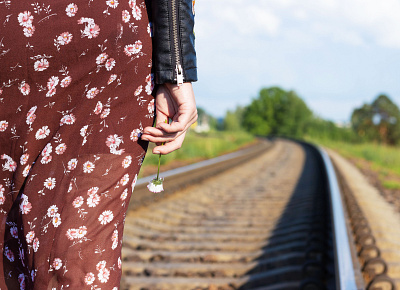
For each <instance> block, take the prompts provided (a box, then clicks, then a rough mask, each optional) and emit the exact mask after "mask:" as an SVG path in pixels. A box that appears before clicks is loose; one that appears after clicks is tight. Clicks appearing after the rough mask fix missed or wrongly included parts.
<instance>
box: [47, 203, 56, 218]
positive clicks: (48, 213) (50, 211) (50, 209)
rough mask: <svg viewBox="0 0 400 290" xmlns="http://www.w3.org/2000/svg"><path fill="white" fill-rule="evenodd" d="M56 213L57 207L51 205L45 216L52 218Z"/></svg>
mask: <svg viewBox="0 0 400 290" xmlns="http://www.w3.org/2000/svg"><path fill="white" fill-rule="evenodd" d="M57 212H58V207H57V206H56V205H52V206H50V207H49V208H48V209H47V216H48V217H52V216H54V215H55V214H56V213H57Z"/></svg>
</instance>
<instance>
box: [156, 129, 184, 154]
mask: <svg viewBox="0 0 400 290" xmlns="http://www.w3.org/2000/svg"><path fill="white" fill-rule="evenodd" d="M185 135H186V132H185V133H183V134H181V135H180V136H179V137H177V138H176V139H175V140H173V141H171V142H168V143H166V144H165V145H161V146H156V147H154V149H153V153H154V154H162V155H165V154H168V153H171V152H172V151H175V150H177V149H179V148H181V147H182V143H183V140H184V139H185Z"/></svg>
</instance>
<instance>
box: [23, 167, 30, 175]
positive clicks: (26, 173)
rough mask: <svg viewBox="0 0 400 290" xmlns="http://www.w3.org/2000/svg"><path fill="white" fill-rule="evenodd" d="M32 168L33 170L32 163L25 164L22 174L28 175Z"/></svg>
mask: <svg viewBox="0 0 400 290" xmlns="http://www.w3.org/2000/svg"><path fill="white" fill-rule="evenodd" d="M30 170H31V165H27V166H25V168H24V170H23V171H22V176H23V177H27V176H28V174H29V171H30Z"/></svg>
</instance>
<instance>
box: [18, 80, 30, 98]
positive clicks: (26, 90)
mask: <svg viewBox="0 0 400 290" xmlns="http://www.w3.org/2000/svg"><path fill="white" fill-rule="evenodd" d="M19 90H20V92H21V93H22V94H23V95H24V96H27V95H29V92H30V91H31V87H30V86H29V84H27V83H26V82H25V81H22V82H21V84H20V85H19Z"/></svg>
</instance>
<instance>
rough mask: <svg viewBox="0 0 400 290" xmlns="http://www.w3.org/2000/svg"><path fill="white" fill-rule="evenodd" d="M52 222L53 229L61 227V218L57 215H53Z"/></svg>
mask: <svg viewBox="0 0 400 290" xmlns="http://www.w3.org/2000/svg"><path fill="white" fill-rule="evenodd" d="M52 222H53V226H54V227H55V228H57V227H58V226H59V225H61V216H60V214H59V213H56V214H54V215H53V220H52Z"/></svg>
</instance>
